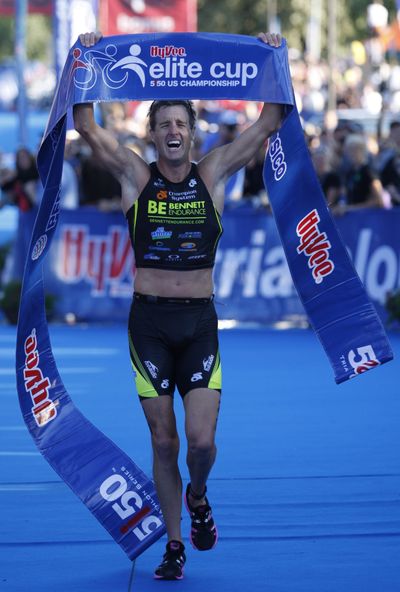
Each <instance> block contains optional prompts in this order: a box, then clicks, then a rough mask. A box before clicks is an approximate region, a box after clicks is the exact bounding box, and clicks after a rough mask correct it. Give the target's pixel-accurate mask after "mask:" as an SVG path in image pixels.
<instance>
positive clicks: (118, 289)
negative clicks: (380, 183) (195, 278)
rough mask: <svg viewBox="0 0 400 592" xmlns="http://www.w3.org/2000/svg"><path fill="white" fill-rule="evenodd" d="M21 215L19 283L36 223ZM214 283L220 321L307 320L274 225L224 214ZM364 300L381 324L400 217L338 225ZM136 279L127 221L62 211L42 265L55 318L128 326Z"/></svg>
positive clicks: (245, 213) (358, 216) (394, 271)
mask: <svg viewBox="0 0 400 592" xmlns="http://www.w3.org/2000/svg"><path fill="white" fill-rule="evenodd" d="M33 215H34V214H31V213H30V212H28V213H26V214H23V215H21V217H20V224H19V227H18V233H17V240H16V252H15V275H17V276H18V275H21V272H22V269H23V263H24V260H25V254H26V249H27V245H28V244H29V239H30V234H31V229H32V222H33V220H32V217H33ZM223 223H224V234H223V237H222V239H221V243H220V248H219V251H218V254H217V260H216V266H215V273H214V280H215V294H216V300H217V302H218V303H221V306H218V314H219V317H220V319H236V320H238V321H241V322H260V323H275V322H277V321H280V320H284V319H287V318H290V317H293V316H296V315H304V310H303V307H302V304H301V302H300V300H299V298H298V296H297V293H296V291H295V288H294V286H293V283H292V280H291V277H290V273H289V269H288V266H287V263H286V259H285V255H284V252H283V248H282V246H281V242H280V239H279V236H278V233H277V230H276V226H275V222H274V219H273V217H272V216H271V215H269V214H268V213H267V212H265V211H263V210H256V209H254V208H253V207H252V206H250V205H246V204H244V205H241V206H238V207H237V208H235V209H231V210H227V211H226V212H225V214H224V217H223ZM336 224H337V227H338V230H339V232H340V234H341V235H342V238H343V241H344V243H345V244H346V246H347V248H348V250H349V252H350V254H351V258H352V260H353V262H354V265H355V267H356V269H357V272H358V274H359V276H360V278H361V280H362V281H363V283H364V285H365V287H366V290H367V293H368V295H369V297H370V298H371V300H372V301H373V303H374V305H375V306H376V308H377V311H378V313H379V315H380V317H381V318H382V320H383V321H385V319H386V311H385V308H384V303H385V299H386V295H387V293H388V292H389V291H392V290H395V289H399V286H400V235H399V232H398V228H400V211H398V210H363V211H359V212H352V213H348V214H346V215H345V216H342V217H340V218H336ZM133 279H134V257H133V253H132V250H131V246H130V242H129V236H128V232H127V227H126V223H125V220H124V217H123V215H122V214H119V213H102V212H99V211H98V210H96V209H95V208H80V209H78V210H64V211H63V212H62V214H61V218H60V222H59V226H58V228H57V231H56V235H55V238H54V246H53V248H52V249H51V251H50V253H49V255H48V257H47V260H46V262H45V286H46V291H48V292H50V293H52V294H54V295H55V296H56V314H57V316H61V317H64V316H65V315H66V314H67V313H69V312H73V313H74V314H75V315H76V317H77V318H78V319H80V320H85V321H125V320H126V319H127V316H128V312H129V306H130V300H131V295H132V285H133Z"/></svg>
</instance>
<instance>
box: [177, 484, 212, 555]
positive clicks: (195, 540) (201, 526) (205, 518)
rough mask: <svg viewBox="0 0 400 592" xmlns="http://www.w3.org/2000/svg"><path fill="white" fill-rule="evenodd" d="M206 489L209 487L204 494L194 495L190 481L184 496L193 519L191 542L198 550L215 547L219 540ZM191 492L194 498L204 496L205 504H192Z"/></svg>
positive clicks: (207, 549)
mask: <svg viewBox="0 0 400 592" xmlns="http://www.w3.org/2000/svg"><path fill="white" fill-rule="evenodd" d="M206 491H207V488H206V489H205V490H204V494H203V495H202V496H196V495H193V492H192V491H191V489H190V483H189V484H188V486H187V488H186V493H185V497H184V501H185V506H186V509H187V511H188V512H189V514H190V518H191V520H192V527H191V530H190V542H191V543H192V546H193V547H194V548H195V549H197V550H198V551H209V550H210V549H212V548H213V547H215V545H216V544H217V541H218V531H217V527H216V526H215V523H214V519H213V516H212V510H211V506H210V504H209V502H208V499H207V497H206V495H205V494H206ZM189 492H190V495H191V496H192V497H193V498H194V499H203V498H204V504H202V505H201V506H197V507H193V506H191V505H190V502H189Z"/></svg>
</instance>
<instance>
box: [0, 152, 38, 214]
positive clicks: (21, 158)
mask: <svg viewBox="0 0 400 592" xmlns="http://www.w3.org/2000/svg"><path fill="white" fill-rule="evenodd" d="M38 180H39V173H38V170H37V167H36V160H35V157H34V155H33V154H32V153H31V152H30V151H29V150H28V149H27V148H19V149H18V150H17V153H16V155H15V171H8V172H4V173H3V178H2V179H1V189H2V199H1V201H0V207H2V206H4V205H6V204H14V205H16V206H17V207H18V208H19V210H20V211H21V212H27V211H28V210H31V209H32V208H33V207H34V206H35V205H36V197H37V189H38Z"/></svg>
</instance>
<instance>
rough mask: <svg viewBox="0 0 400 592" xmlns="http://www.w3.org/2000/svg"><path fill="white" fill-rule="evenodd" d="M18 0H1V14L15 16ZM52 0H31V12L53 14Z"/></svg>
mask: <svg viewBox="0 0 400 592" xmlns="http://www.w3.org/2000/svg"><path fill="white" fill-rule="evenodd" d="M15 2H16V0H0V15H2V16H3V15H7V16H14V15H15ZM52 4H53V3H52V0H29V2H28V11H29V12H30V13H35V12H36V13H40V14H51V12H52Z"/></svg>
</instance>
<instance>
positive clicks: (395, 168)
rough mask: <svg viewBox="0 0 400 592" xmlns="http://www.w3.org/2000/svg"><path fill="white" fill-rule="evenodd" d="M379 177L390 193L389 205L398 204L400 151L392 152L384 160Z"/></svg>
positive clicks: (399, 201) (399, 203)
mask: <svg viewBox="0 0 400 592" xmlns="http://www.w3.org/2000/svg"><path fill="white" fill-rule="evenodd" d="M380 179H381V182H382V185H383V187H384V188H385V190H386V191H387V192H388V194H389V195H390V205H392V206H400V152H397V153H395V154H393V155H392V157H391V158H389V160H388V161H387V162H386V164H385V166H384V167H383V170H382V172H381V175H380Z"/></svg>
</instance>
